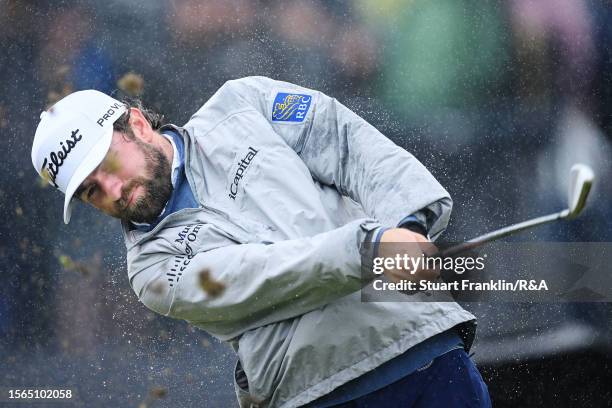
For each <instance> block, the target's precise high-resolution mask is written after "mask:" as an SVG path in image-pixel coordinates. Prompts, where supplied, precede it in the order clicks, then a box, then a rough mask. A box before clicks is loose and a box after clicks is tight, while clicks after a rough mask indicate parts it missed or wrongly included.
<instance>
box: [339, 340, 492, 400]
mask: <svg viewBox="0 0 612 408" xmlns="http://www.w3.org/2000/svg"><path fill="white" fill-rule="evenodd" d="M334 407H335V408H459V407H461V408H468V407H469V408H485V407H487V408H490V407H491V399H490V398H489V391H488V389H487V386H486V384H485V383H484V381H483V380H482V377H481V376H480V373H479V372H478V369H477V368H476V366H475V365H474V363H473V362H472V360H471V359H470V357H469V356H468V355H467V353H466V352H465V351H464V350H463V349H457V350H452V351H449V352H448V353H445V354H443V355H441V356H439V357H437V358H436V359H434V360H433V362H432V363H431V365H429V366H425V367H423V368H420V369H419V370H417V371H416V372H414V373H412V374H410V375H408V376H406V377H404V378H402V379H400V380H398V381H396V382H394V383H393V384H390V385H388V386H386V387H384V388H381V389H380V390H377V391H374V392H372V393H370V394H367V395H364V396H362V397H360V398H357V399H355V400H352V401H349V402H347V403H344V404H340V405H335V406H334Z"/></svg>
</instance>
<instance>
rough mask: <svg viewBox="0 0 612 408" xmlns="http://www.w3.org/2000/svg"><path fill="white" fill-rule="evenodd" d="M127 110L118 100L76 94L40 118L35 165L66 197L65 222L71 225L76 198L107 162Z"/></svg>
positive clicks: (95, 93)
mask: <svg viewBox="0 0 612 408" xmlns="http://www.w3.org/2000/svg"><path fill="white" fill-rule="evenodd" d="M125 111H126V106H125V105H124V104H122V103H121V102H119V101H118V100H116V99H114V98H111V97H110V96H108V95H106V94H103V93H102V92H98V91H94V90H86V91H78V92H74V93H72V94H70V95H68V96H66V97H64V98H63V99H62V100H60V101H59V102H57V103H56V104H55V105H53V107H51V108H49V110H47V111H44V112H43V113H41V115H40V123H39V124H38V127H37V128H36V134H35V136H34V142H33V143H32V164H33V165H34V168H35V169H36V171H37V172H38V174H40V175H41V176H42V177H43V178H45V179H47V180H48V181H49V183H51V184H52V185H54V186H55V187H56V188H58V189H59V190H61V191H62V192H63V193H64V194H65V197H64V222H65V223H66V224H68V222H70V215H71V213H72V207H73V205H74V200H73V195H74V192H75V191H76V190H77V188H78V187H79V186H80V185H81V183H82V182H83V180H85V179H86V178H87V176H89V174H90V173H91V172H92V171H94V170H95V168H96V167H98V165H99V164H100V163H101V162H102V160H104V157H105V156H106V153H107V152H108V149H109V147H110V144H111V140H112V137H113V123H115V121H116V120H117V119H119V118H120V117H121V115H122V114H123V113H124V112H125Z"/></svg>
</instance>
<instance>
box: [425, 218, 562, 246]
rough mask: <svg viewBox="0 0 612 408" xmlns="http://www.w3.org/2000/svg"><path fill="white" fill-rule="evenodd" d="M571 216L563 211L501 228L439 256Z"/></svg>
mask: <svg viewBox="0 0 612 408" xmlns="http://www.w3.org/2000/svg"><path fill="white" fill-rule="evenodd" d="M568 214H569V210H563V211H560V212H557V213H554V214H549V215H543V216H541V217H537V218H533V219H531V220H527V221H523V222H519V223H517V224H513V225H509V226H507V227H504V228H500V229H498V230H495V231H492V232H488V233H486V234H483V235H480V236H478V237H476V238H473V239H470V240H469V241H467V242H464V243H461V244H458V245H455V246H452V247H450V248H447V249H445V250H443V251H440V252H439V253H438V254H437V256H441V257H445V256H452V255H455V254H458V253H461V252H464V251H468V250H470V249H473V248H477V247H479V246H481V245H483V244H485V243H487V242H491V241H495V240H497V239H500V238H503V237H507V236H509V235H513V234H516V233H517V232H520V231H524V230H526V229H529V228H533V227H536V226H538V225H542V224H548V223H550V222H553V221H557V220H560V219H563V218H565V217H567V215H568Z"/></svg>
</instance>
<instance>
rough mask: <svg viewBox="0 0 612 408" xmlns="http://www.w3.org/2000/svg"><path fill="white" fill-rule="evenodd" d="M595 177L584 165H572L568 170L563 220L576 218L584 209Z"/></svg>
mask: <svg viewBox="0 0 612 408" xmlns="http://www.w3.org/2000/svg"><path fill="white" fill-rule="evenodd" d="M594 178H595V175H594V173H593V170H591V168H590V167H589V166H587V165H586V164H574V165H573V166H572V169H571V170H570V184H569V192H568V211H569V212H568V214H567V216H566V217H565V218H568V219H572V218H576V217H577V216H578V214H580V212H581V211H582V210H583V209H584V206H585V204H586V200H587V197H588V196H589V192H590V191H591V186H592V185H593V179H594Z"/></svg>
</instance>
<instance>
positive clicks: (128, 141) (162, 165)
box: [75, 132, 172, 223]
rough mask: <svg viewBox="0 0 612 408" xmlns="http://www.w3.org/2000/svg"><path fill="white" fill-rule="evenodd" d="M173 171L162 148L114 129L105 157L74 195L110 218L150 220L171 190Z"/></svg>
mask: <svg viewBox="0 0 612 408" xmlns="http://www.w3.org/2000/svg"><path fill="white" fill-rule="evenodd" d="M170 172H171V168H170V163H169V161H168V159H167V158H166V156H164V154H163V152H162V150H161V149H160V148H159V147H157V146H155V145H153V144H150V143H147V142H144V141H142V140H140V139H139V138H138V137H135V136H134V135H133V133H131V134H130V135H128V136H126V135H123V134H121V133H119V132H114V133H113V140H112V142H111V146H110V148H109V150H108V153H107V154H106V157H105V158H104V160H103V161H102V162H101V163H100V165H99V166H98V167H97V168H96V169H95V170H94V171H93V172H92V173H91V174H90V175H89V176H88V177H87V178H86V179H85V180H84V181H83V183H82V184H81V185H80V186H79V188H78V189H77V191H76V193H75V196H76V197H78V198H80V199H81V200H82V201H84V202H86V203H89V204H91V205H92V206H94V207H95V208H97V209H99V210H100V211H102V212H104V213H105V214H107V215H110V216H111V217H115V218H119V219H121V220H124V221H135V222H146V223H151V222H153V221H155V219H156V218H157V216H158V215H159V214H160V213H161V211H162V209H163V208H164V206H165V205H166V203H167V202H168V199H169V198H170V195H171V193H172V183H171V181H170Z"/></svg>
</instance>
